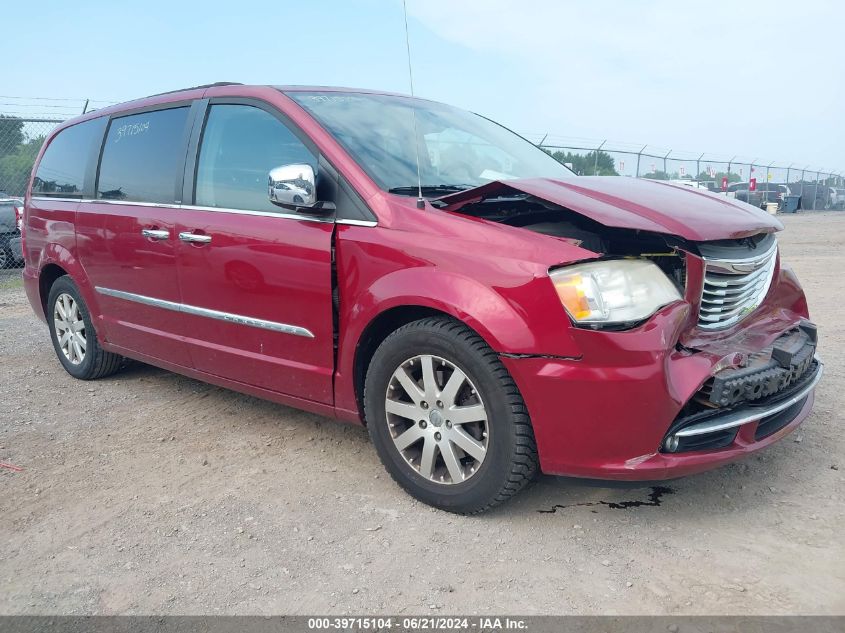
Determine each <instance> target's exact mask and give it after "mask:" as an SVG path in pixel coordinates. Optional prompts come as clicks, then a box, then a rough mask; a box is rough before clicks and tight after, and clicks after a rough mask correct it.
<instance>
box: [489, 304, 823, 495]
mask: <svg viewBox="0 0 845 633" xmlns="http://www.w3.org/2000/svg"><path fill="white" fill-rule="evenodd" d="M686 310H687V308H686V307H685V306H683V305H676V306H670V307H667V308H666V309H664V310H663V311H661V312H659V313H658V314H657V315H655V317H654V318H653V319H652V320H650V321H649V323H648V324H647V325H646V326H644V327H643V328H641V329H639V330H637V331H632V332H625V333H610V332H591V331H584V330H582V331H579V332H578V333H577V334H576V336H577V337H578V339H579V340H578V344H579V347H580V348H581V349H582V350H583V351H584V354H583V357H582V358H580V359H577V360H574V359H573V360H569V359H561V358H541V357H530V358H513V357H503V362H504V363H505V365H506V366H507V368H508V370H509V371H510V372H511V375H512V376H513V377H514V380H515V381H516V383H517V386H518V387H519V389H520V391H521V393H522V395H523V398H524V399H525V402H526V405H527V407H528V412H529V414H530V416H531V419H532V423H533V426H534V433H535V436H536V439H537V447H538V452H539V457H540V465H541V469H542V470H543V472H545V473H549V474H557V475H569V476H576V477H590V478H597V479H619V480H634V481H636V480H660V479H670V478H675V477H681V476H684V475H689V474H693V473H697V472H701V471H704V470H708V469H710V468H714V467H716V466H719V465H722V464H726V463H729V462H732V461H735V460H737V459H740V458H742V457H743V456H745V455H747V454H749V453H751V452H754V451H757V450H760V449H762V448H765V447H766V446H768V445H770V444H772V443H774V442H776V441H778V440H779V439H780V438H782V437H783V436H785V435H787V434H788V433H790V432H791V431H792V430H794V429H795V428H796V427H797V426H798V425H799V424H801V422H803V421H804V419H805V418H806V417H807V416H808V415H809V413H810V411H811V409H812V405H813V401H814V389H815V386H816V384H817V383H818V381H819V379H820V377H821V373H822V370H823V368H822V365H821V363H820V362H819V361H818V360H817V359H816V360H812V357H811V360H812V362H811V363H807V364H805V365H804V367H805V368H806V370H805V373H804V374H802V376H801V379H800V380H797V381H795V382H794V383H792V384H791V385H790V386H789V388H788V389H781V390H779V391H778V392H777V393H774V394H770V395H769V396H768V397H765V398H760V399H758V400H757V401H742V402H734V403H733V404H732V405H731V406H728V407H720V408H713V409H709V410H708V409H707V408H706V407H699V409H697V411H699V412H698V413H696V414H695V415H690V414H689V412H690V408H691V405H692V404H693V403H695V402H697V399H698V398H700V397H701V391H702V387H704V386H705V385H706V384H707V383H708V381H711V382H712V379H713V376H714V374H718V372H720V371H722V368H723V367H724V363H725V360H726V358H729V357H732V356H733V355H734V354H737V353H740V354H747V355H755V354H757V355H759V354H760V353H761V350H766V349H768V348H771V347H772V346H775V344H776V341H777V340H778V338H779V337H781V336H783V334H784V332H787V331H792V330H795V328H796V326H798V325H800V323H801V322H803V321H802V319H801V317H800V316H799V315H797V314H795V313H791V312H790V313H787V312H786V311H780V312H778V313H772V314H769V315H767V316H765V317H763V316H761V317H760V318H761V322H760V323H759V324H757V325H756V326H755V325H754V323H753V322H749V323H747V324H746V329H745V330H744V331H743V332H741V333H740V335H738V336H735V337H730V338H729V339H726V338H724V337H722V338H721V339H720V340H719V342H718V343H714V344H713V345H712V346H711V347H710V348H708V347H706V346H702V347H701V348H699V349H697V350H696V351H694V352H693V351H691V350H689V349H686V348H684V347H682V346H672V344H671V341H677V340H678V334H679V332H680V331H681V330H682V328H683V323H684V322H685V320H686V317H687V316H688V313H687V312H686ZM749 321H753V319H749ZM667 348H668V349H667ZM696 416H697V417H696Z"/></svg>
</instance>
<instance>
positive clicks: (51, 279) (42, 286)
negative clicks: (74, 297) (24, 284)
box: [38, 263, 68, 317]
mask: <svg viewBox="0 0 845 633" xmlns="http://www.w3.org/2000/svg"><path fill="white" fill-rule="evenodd" d="M67 274H68V272H67V271H66V270H65V269H64V268H62V267H61V266H59V265H58V264H55V263H49V264H47V265H46V266H44V267H43V268H42V269H41V272H40V273H39V274H38V295H39V297H40V299H41V309H42V310H44V315H45V317H46V316H47V315H48V314H49V313H48V311H47V298H48V297H49V296H50V288H52V287H53V284H54V283H56V280H57V279H58V278H59V277H64V276H65V275H67Z"/></svg>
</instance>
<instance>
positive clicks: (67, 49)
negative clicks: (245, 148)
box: [0, 0, 845, 172]
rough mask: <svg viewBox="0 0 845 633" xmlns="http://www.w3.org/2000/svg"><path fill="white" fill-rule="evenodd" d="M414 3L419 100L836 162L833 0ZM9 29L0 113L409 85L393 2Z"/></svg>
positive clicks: (580, 127)
mask: <svg viewBox="0 0 845 633" xmlns="http://www.w3.org/2000/svg"><path fill="white" fill-rule="evenodd" d="M34 6H37V9H36V8H33V7H34ZM408 11H409V28H410V33H411V49H412V55H413V60H414V79H415V87H416V92H417V94H418V95H420V96H424V97H428V98H431V99H436V100H439V101H445V102H448V103H452V104H454V105H458V106H461V107H464V108H467V109H471V110H473V111H476V112H479V113H481V114H484V115H486V116H489V117H491V118H493V119H495V120H498V121H500V122H501V123H503V124H505V125H507V126H508V127H511V128H513V129H515V130H517V131H519V132H522V133H526V134H529V135H532V137H533V136H536V135H543V134H546V133H549V134H551V137H550V138H553V139H558V140H568V141H570V142H573V141H575V140H576V139H589V140H590V141H591V142H592V141H595V140H602V139H610V140H611V141H616V142H626V143H631V144H638V143H639V144H646V143H648V144H650V145H651V146H654V147H660V148H670V149H674V150H676V151H687V152H694V153H700V152H709V153H711V154H713V155H726V156H727V157H728V158H729V157H730V156H731V155H733V154H739V155H741V156H743V157H745V158H746V159H753V158H759V160H760V161H761V162H765V161H769V160H771V161H781V162H785V163H790V162H795V163H797V164H799V165H803V164H807V163H810V164H812V165H813V166H814V167H819V166H821V167H826V168H828V169H830V170H833V171H839V172H841V171H845V124H843V115H845V2H842V1H835V0H801V1H800V2H798V1H795V2H786V1H783V0H766V1H763V0H760V1H757V0H744V1H741V2H740V1H733V2H729V1H719V0H710V1H708V0H702V1H697V2H682V1H680V0H652V1H646V0H641V1H623V0H616V1H612V0H606V1H602V2H598V1H592V2H589V1H586V0H584V1H581V2H574V1H561V0H557V1H556V0H519V1H511V0H408ZM4 23H5V25H6V28H4V33H3V38H2V41H0V54H2V57H0V59H3V60H4V63H3V64H2V65H1V66H0V88H2V89H0V92H2V94H3V95H5V96H4V97H2V98H0V103H2V104H3V105H0V112H35V111H38V112H42V113H45V112H52V113H64V112H66V111H67V110H69V109H75V108H77V107H79V105H81V102H65V101H61V102H51V101H46V100H43V101H34V100H33V99H32V98H33V97H54V98H91V99H95V100H98V102H97V103H95V105H104V104H103V102H105V101H119V100H127V99H131V98H134V97H138V96H142V95H145V94H151V93H155V92H161V91H164V90H171V89H174V88H180V87H184V86H190V85H196V84H201V83H208V82H213V81H220V80H228V81H241V82H245V83H271V84H285V83H287V84H328V85H344V86H356V87H367V88H380V89H386V90H392V91H400V92H407V91H408V74H407V64H406V59H405V41H404V30H403V28H404V27H403V21H402V3H401V0H348V1H345V2H342V1H332V0H296V1H289V0H275V1H272V2H254V1H251V0H239V1H238V2H231V3H223V2H219V3H218V2H208V1H206V2H202V3H199V2H197V3H191V2H184V3H182V2H174V1H172V0H170V1H167V2H161V1H158V0H147V1H145V2H143V3H134V2H125V3H116V2H113V0H108V1H105V0H102V1H101V0H96V1H85V0H82V1H80V2H75V3H73V4H68V3H65V2H39V3H38V4H37V5H30V4H28V3H23V2H15V3H11V4H9V5H8V6H6V7H5V8H4ZM9 60H14V62H13V63H9ZM10 97H26V99H13V98H10ZM34 103H40V104H41V105H42V106H47V105H50V106H54V107H51V108H47V107H41V108H34V107H33V106H32V104H34Z"/></svg>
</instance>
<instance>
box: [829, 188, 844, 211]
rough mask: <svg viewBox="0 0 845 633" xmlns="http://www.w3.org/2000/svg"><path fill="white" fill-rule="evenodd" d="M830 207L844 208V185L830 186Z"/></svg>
mask: <svg viewBox="0 0 845 633" xmlns="http://www.w3.org/2000/svg"><path fill="white" fill-rule="evenodd" d="M830 208H831V209H845V187H831V200H830Z"/></svg>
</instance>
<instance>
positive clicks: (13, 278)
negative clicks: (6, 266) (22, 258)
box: [0, 273, 23, 290]
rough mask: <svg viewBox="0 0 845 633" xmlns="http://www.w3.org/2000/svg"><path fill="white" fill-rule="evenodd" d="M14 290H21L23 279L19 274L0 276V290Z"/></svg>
mask: <svg viewBox="0 0 845 633" xmlns="http://www.w3.org/2000/svg"><path fill="white" fill-rule="evenodd" d="M15 288H23V278H22V277H21V275H20V273H18V274H17V275H9V276H8V277H7V276H6V275H3V276H0V290H12V289H15Z"/></svg>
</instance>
